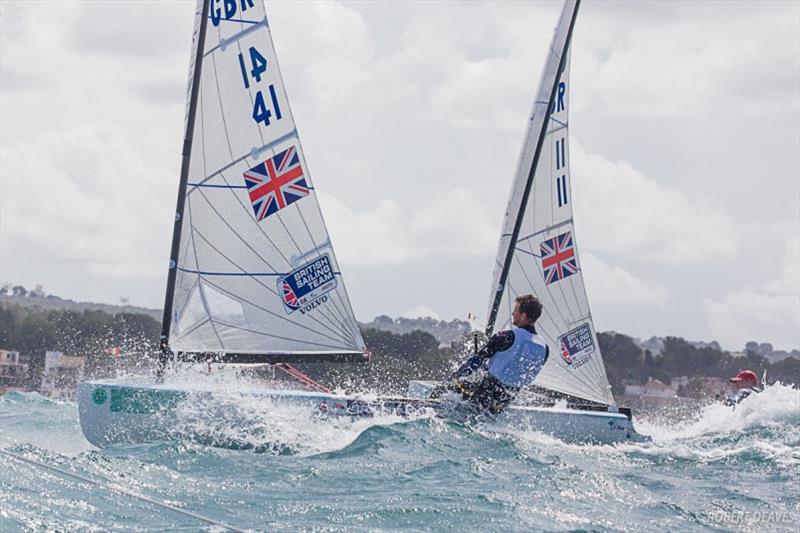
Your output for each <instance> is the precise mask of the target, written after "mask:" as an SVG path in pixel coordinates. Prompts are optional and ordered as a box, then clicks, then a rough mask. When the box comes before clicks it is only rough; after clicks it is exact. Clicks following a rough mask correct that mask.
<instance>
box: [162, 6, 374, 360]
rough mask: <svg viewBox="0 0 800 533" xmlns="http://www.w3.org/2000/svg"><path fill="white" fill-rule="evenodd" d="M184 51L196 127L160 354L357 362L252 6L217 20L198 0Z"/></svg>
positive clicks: (266, 39) (263, 26)
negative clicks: (189, 48)
mask: <svg viewBox="0 0 800 533" xmlns="http://www.w3.org/2000/svg"><path fill="white" fill-rule="evenodd" d="M194 40H195V44H194V46H193V73H194V74H193V77H192V84H193V85H192V86H193V90H192V91H190V93H191V101H190V104H189V106H188V107H187V116H188V115H190V114H193V115H196V116H197V118H198V120H196V121H195V120H194V119H192V120H188V119H187V122H186V136H187V138H190V139H191V138H193V140H194V141H193V143H188V149H189V154H188V157H187V158H186V167H187V168H186V170H185V172H183V173H182V176H183V174H185V179H184V180H183V181H182V184H181V186H182V189H181V190H180V192H179V195H180V196H181V197H180V201H181V202H183V205H184V207H185V211H186V217H185V219H184V220H183V221H182V223H183V224H184V226H185V228H184V229H185V231H183V232H182V233H178V234H176V235H177V237H176V238H177V240H178V241H179V242H178V243H177V244H178V246H177V249H175V250H173V253H172V257H173V261H174V265H173V267H172V268H171V276H173V277H174V283H173V287H172V294H171V296H170V293H169V292H168V295H167V297H168V299H170V298H171V299H170V302H169V307H170V309H171V314H170V315H169V319H168V320H167V319H165V329H166V330H167V331H168V342H169V349H171V350H172V351H173V352H180V353H209V352H214V353H219V354H225V358H226V359H228V358H229V356H230V358H236V357H237V356H236V354H245V355H246V357H247V358H256V359H257V358H258V357H259V355H260V356H262V357H263V358H264V359H265V360H266V359H270V358H275V357H280V356H283V355H286V356H289V355H291V356H292V360H295V361H297V360H302V358H303V357H304V356H305V355H308V356H309V357H311V356H313V357H315V358H320V357H323V356H325V355H326V354H327V355H330V356H331V358H334V359H335V358H340V357H341V355H342V354H346V355H347V356H348V357H349V356H351V355H352V354H361V353H363V351H364V342H363V339H362V338H361V333H360V331H359V329H358V325H357V323H356V320H355V316H354V314H353V310H352V307H351V305H350V301H349V298H348V295H347V290H346V288H345V283H344V277H343V276H342V272H341V268H340V267H339V264H338V261H337V259H336V256H335V254H334V250H333V246H332V244H331V239H330V236H329V235H328V232H327V229H326V227H325V223H324V220H323V218H322V212H321V210H320V207H319V203H318V201H317V197H316V189H315V187H314V184H313V182H312V179H311V175H310V172H309V169H308V163H307V161H306V154H305V153H304V151H303V148H302V145H301V142H300V137H299V135H298V130H297V127H296V124H295V122H294V118H293V115H292V112H291V108H290V106H289V101H288V97H287V95H286V90H285V86H284V83H283V78H282V76H281V74H280V70H279V68H278V60H277V56H276V53H275V49H274V45H273V41H272V36H271V29H270V27H269V24H268V22H267V17H266V12H265V11H264V6H263V3H261V2H247V3H235V2H234V3H230V4H226V9H225V10H222V11H220V10H218V9H214V6H213V5H210V3H209V2H208V1H203V0H199V1H198V11H197V13H196V21H195V37H194ZM206 41H207V42H208V46H205V45H204V43H205V42H206ZM204 48H205V49H204ZM178 251H180V255H178ZM176 256H177V257H176ZM165 308H166V306H165ZM242 357H244V356H242ZM239 359H241V357H239Z"/></svg>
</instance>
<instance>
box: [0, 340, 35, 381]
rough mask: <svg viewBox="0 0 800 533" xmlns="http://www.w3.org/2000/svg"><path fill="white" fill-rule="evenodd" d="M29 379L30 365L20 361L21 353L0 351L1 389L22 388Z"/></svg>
mask: <svg viewBox="0 0 800 533" xmlns="http://www.w3.org/2000/svg"><path fill="white" fill-rule="evenodd" d="M27 377H28V365H26V364H25V363H23V362H22V361H20V356H19V352H15V351H13V350H0V389H3V390H5V389H7V388H22V387H23V386H24V385H25V379H26V378H27Z"/></svg>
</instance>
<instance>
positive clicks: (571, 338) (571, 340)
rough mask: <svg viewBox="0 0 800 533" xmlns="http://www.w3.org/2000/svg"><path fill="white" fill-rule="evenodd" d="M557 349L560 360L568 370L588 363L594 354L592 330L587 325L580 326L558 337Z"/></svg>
mask: <svg viewBox="0 0 800 533" xmlns="http://www.w3.org/2000/svg"><path fill="white" fill-rule="evenodd" d="M558 347H559V351H560V352H561V358H562V359H563V360H564V362H565V363H567V366H569V367H570V368H580V367H582V366H583V365H585V364H586V363H588V362H589V359H591V357H592V354H593V353H594V352H595V348H594V339H593V337H592V329H591V328H590V327H589V324H581V325H580V326H578V327H577V328H575V329H573V330H572V331H569V332H567V333H565V334H564V335H562V336H560V337H559V338H558Z"/></svg>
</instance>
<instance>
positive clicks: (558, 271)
mask: <svg viewBox="0 0 800 533" xmlns="http://www.w3.org/2000/svg"><path fill="white" fill-rule="evenodd" d="M226 6H228V4H226ZM230 6H233V7H232V8H231V9H232V10H233V11H232V12H231V11H230V10H229V9H228V8H227V7H226V9H225V10H221V9H219V7H217V8H215V7H214V5H213V4H212V3H211V2H209V1H208V0H200V1H199V2H198V8H197V11H196V16H195V31H194V38H193V43H194V44H193V53H192V64H191V69H190V72H191V74H190V80H189V93H188V107H187V114H186V129H185V142H184V150H183V162H182V168H181V177H180V182H179V188H178V201H177V208H176V216H175V224H174V228H173V241H172V249H171V254H170V266H169V270H168V278H167V293H166V299H165V305H164V317H163V322H162V337H161V345H162V358H161V365H160V368H159V376H160V378H161V379H160V380H146V381H143V382H134V381H128V382H109V381H91V382H86V383H82V384H80V385H79V389H78V403H79V412H80V420H81V427H82V429H83V432H84V435H85V436H86V438H87V439H88V440H89V441H90V442H92V443H93V444H95V445H97V446H108V445H115V444H134V443H142V442H153V441H161V440H174V439H184V438H190V439H194V440H199V441H201V442H208V443H211V444H215V445H220V446H231V447H243V445H242V444H241V443H242V442H245V443H246V442H248V440H247V438H246V435H247V433H248V432H249V431H253V430H254V429H255V426H254V425H253V424H251V423H250V422H249V421H248V419H247V418H246V417H245V418H242V417H241V416H239V414H238V413H240V410H238V409H237V403H240V402H243V401H247V402H252V401H255V402H257V403H258V404H259V405H260V406H261V407H260V408H261V409H263V410H268V411H270V412H274V413H283V412H287V413H293V414H295V415H297V416H308V415H310V416H325V417H355V418H360V417H369V416H376V415H381V414H389V415H392V416H400V417H412V416H421V415H424V414H426V413H433V414H436V415H437V416H442V417H446V418H450V419H455V420H472V419H476V418H479V419H481V420H489V421H490V422H492V423H494V424H496V426H500V427H517V428H520V429H525V430H535V431H544V432H547V433H550V434H552V435H554V436H556V437H558V438H562V439H564V440H569V441H580V442H602V443H613V442H622V441H628V440H641V439H643V437H642V436H641V435H638V434H637V433H636V432H635V430H634V429H633V424H632V420H631V416H630V412H629V411H625V410H622V409H619V408H617V407H616V406H615V404H614V399H613V397H612V395H611V391H610V386H609V384H608V379H607V377H606V374H605V368H604V365H603V361H602V356H601V354H600V349H599V347H598V344H597V338H596V334H595V330H594V325H593V322H592V319H591V313H590V311H589V306H588V301H587V298H586V293H585V290H584V287H583V276H582V273H581V271H580V268H579V263H578V257H577V249H576V246H575V239H574V228H573V223H572V207H571V203H570V198H571V193H570V185H569V182H570V179H569V178H570V174H569V166H568V150H567V131H568V129H567V124H568V117H567V108H568V90H567V88H568V82H569V79H568V78H569V73H568V64H569V43H570V38H571V35H572V29H573V27H574V23H575V17H576V15H577V9H578V2H577V1H573V0H568V1H567V2H566V3H565V6H564V9H563V11H562V14H561V19H560V21H559V24H558V26H557V28H556V31H555V34H554V37H553V43H552V45H551V48H550V55H549V57H548V60H547V62H546V63H545V67H544V72H543V74H542V77H541V80H540V86H539V90H538V91H537V93H536V96H535V100H534V106H533V114H532V117H531V119H530V121H529V125H528V132H527V135H526V141H525V144H524V146H523V150H522V153H521V157H520V163H519V167H518V171H517V175H516V177H515V180H514V183H513V186H512V192H511V198H510V200H509V206H508V209H507V211H506V218H505V221H504V225H503V232H502V234H501V237H500V244H499V250H498V260H497V268H496V271H495V275H494V279H493V282H492V294H491V299H490V307H489V324H488V327H487V334H491V333H492V331H493V328H494V326H495V325H498V326H502V327H506V326H508V325H509V323H510V315H511V307H512V306H513V304H514V300H515V298H516V297H517V296H518V295H520V294H524V293H533V294H536V295H537V296H538V297H539V298H540V299H541V300H542V302H543V303H544V305H545V314H544V315H543V316H542V317H541V320H540V322H539V323H538V325H540V328H541V335H542V337H543V338H544V339H545V340H546V342H547V344H548V346H550V349H551V351H552V352H553V355H552V357H550V358H549V360H548V361H547V363H546V364H545V365H544V367H543V368H542V371H541V373H540V374H539V376H538V377H537V379H536V381H535V382H534V385H535V391H536V393H537V394H536V398H537V399H536V401H535V402H534V403H533V404H532V405H522V404H521V403H520V402H517V403H516V404H515V405H511V406H509V407H507V408H506V409H505V410H503V411H502V412H501V413H499V414H497V415H490V414H487V413H481V412H476V410H475V407H474V406H473V405H472V404H469V403H465V402H463V401H461V400H460V399H459V398H452V397H444V398H441V399H430V398H428V394H429V393H430V391H431V389H432V388H433V384H425V383H422V382H415V383H412V384H411V386H410V390H409V395H408V396H406V397H401V398H374V397H359V396H355V395H344V394H335V393H333V392H330V391H328V390H326V389H325V388H324V387H321V386H318V385H319V384H316V385H314V384H313V380H310V379H309V378H307V377H306V376H304V375H302V374H300V373H299V372H297V371H296V370H294V371H293V367H291V366H289V365H288V364H289V363H294V362H298V361H303V362H306V361H320V360H321V361H366V360H368V353H367V351H366V348H365V346H364V341H363V339H362V337H361V333H360V331H359V329H358V324H357V322H356V320H355V316H354V314H353V310H352V307H351V305H350V301H349V298H348V296H347V291H346V289H345V285H344V280H343V279H342V273H341V269H340V267H339V264H338V261H337V260H336V256H335V254H334V251H333V246H332V244H331V239H330V236H329V235H328V232H327V229H326V227H325V223H324V221H323V218H322V213H321V211H320V207H319V204H318V202H317V198H316V194H315V188H314V185H313V183H312V181H311V177H310V174H309V171H308V166H307V163H306V159H305V154H304V152H303V150H302V147H301V144H300V140H299V137H298V131H297V128H296V125H295V123H294V119H293V117H292V114H291V111H290V108H289V103H288V99H287V96H286V91H285V88H284V84H283V80H282V77H281V75H280V71H279V69H278V63H277V57H276V54H275V50H274V46H273V43H272V38H271V33H270V27H269V24H268V19H267V17H266V13H265V11H264V7H263V4H262V3H260V2H256V3H255V5H254V6H249V4H248V3H242V7H241V10H240V9H239V7H238V4H237V3H232V4H230ZM230 6H229V7H230ZM538 325H537V326H538ZM208 359H213V360H215V361H219V362H227V363H245V364H246V363H250V364H252V363H258V364H278V365H282V366H281V368H283V369H286V370H288V373H289V374H290V375H291V376H292V377H293V378H296V379H299V380H300V381H301V382H304V383H305V384H306V385H309V386H311V388H312V389H316V390H307V388H304V387H298V388H291V387H290V388H286V387H281V386H275V387H272V386H262V387H259V388H253V389H248V390H236V391H235V392H225V391H221V390H219V388H215V387H209V386H200V385H199V384H198V385H195V384H186V383H185V382H173V381H171V380H170V373H171V371H172V370H171V365H172V364H174V361H176V360H188V361H205V360H208ZM289 369H292V370H289ZM198 406H202V407H198ZM197 417H200V418H201V419H202V420H204V421H205V422H204V423H198V419H197ZM208 422H211V423H208ZM219 423H222V424H225V425H226V426H227V427H228V428H234V429H235V430H236V431H238V432H239V436H238V437H236V436H235V435H234V436H231V433H230V432H228V431H225V432H219V431H208V428H210V427H212V428H213V427H218V425H219ZM220 435H226V436H225V437H224V438H222V437H220ZM244 447H247V446H244Z"/></svg>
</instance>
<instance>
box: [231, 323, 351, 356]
mask: <svg viewBox="0 0 800 533" xmlns="http://www.w3.org/2000/svg"><path fill="white" fill-rule="evenodd" d="M219 323H220V325H222V326H225V327H228V328H231V329H238V330H239V331H246V332H248V333H255V334H256V335H261V336H264V337H269V338H271V339H281V340H285V341H290V342H297V343H299V344H313V345H315V346H324V347H325V348H333V349H335V350H341V349H342V347H341V346H336V345H333V344H324V343H322V342H314V341H310V340H307V339H295V338H293V337H283V336H281V335H275V334H274V333H265V332H263V331H258V330H255V329H251V328H246V327H243V326H237V325H235V324H228V323H227V322H223V321H222V320H220V321H219ZM231 351H234V350H231Z"/></svg>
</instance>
